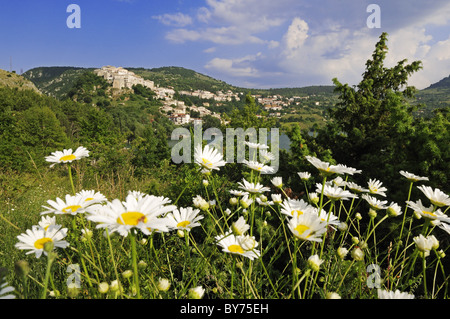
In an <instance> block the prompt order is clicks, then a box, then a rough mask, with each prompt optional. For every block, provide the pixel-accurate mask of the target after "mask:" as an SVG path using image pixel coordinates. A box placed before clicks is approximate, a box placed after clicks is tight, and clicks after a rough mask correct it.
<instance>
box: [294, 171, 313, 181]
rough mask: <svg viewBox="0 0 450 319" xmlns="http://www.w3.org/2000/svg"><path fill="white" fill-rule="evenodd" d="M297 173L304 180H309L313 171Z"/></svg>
mask: <svg viewBox="0 0 450 319" xmlns="http://www.w3.org/2000/svg"><path fill="white" fill-rule="evenodd" d="M297 174H298V176H299V177H300V179H301V180H302V181H307V180H308V179H310V178H311V173H308V172H298V173H297Z"/></svg>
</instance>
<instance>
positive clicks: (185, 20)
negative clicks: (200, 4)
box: [153, 12, 192, 27]
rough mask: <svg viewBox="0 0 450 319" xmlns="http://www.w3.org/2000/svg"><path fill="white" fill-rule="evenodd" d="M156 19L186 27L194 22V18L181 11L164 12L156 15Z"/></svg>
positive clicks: (170, 24) (175, 25) (163, 22)
mask: <svg viewBox="0 0 450 319" xmlns="http://www.w3.org/2000/svg"><path fill="white" fill-rule="evenodd" d="M153 18H154V19H157V20H159V21H160V22H161V23H162V24H164V25H168V26H174V27H185V26H187V25H190V24H192V18H191V17H190V16H188V15H185V14H183V13H181V12H178V13H176V14H168V13H166V14H163V15H159V16H154V17H153Z"/></svg>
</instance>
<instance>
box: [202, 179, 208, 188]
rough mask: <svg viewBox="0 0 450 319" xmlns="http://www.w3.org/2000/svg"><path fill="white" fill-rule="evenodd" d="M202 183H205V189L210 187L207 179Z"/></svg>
mask: <svg viewBox="0 0 450 319" xmlns="http://www.w3.org/2000/svg"><path fill="white" fill-rule="evenodd" d="M202 183H203V186H205V187H206V186H208V185H209V182H208V180H207V179H204V180H203V181H202Z"/></svg>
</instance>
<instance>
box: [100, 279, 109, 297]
mask: <svg viewBox="0 0 450 319" xmlns="http://www.w3.org/2000/svg"><path fill="white" fill-rule="evenodd" d="M108 290H109V285H108V283H107V282H101V283H99V284H98V292H99V293H101V294H106V293H107V292H108Z"/></svg>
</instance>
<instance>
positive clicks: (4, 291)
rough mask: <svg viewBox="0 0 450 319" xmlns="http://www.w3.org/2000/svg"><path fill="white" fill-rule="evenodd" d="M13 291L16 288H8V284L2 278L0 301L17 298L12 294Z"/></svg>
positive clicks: (0, 281)
mask: <svg viewBox="0 0 450 319" xmlns="http://www.w3.org/2000/svg"><path fill="white" fill-rule="evenodd" d="M0 276H1V275H0ZM13 291H14V287H12V286H8V283H7V282H6V281H3V279H2V277H0V299H15V298H16V296H15V295H13V294H10V293H11V292H13Z"/></svg>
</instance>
